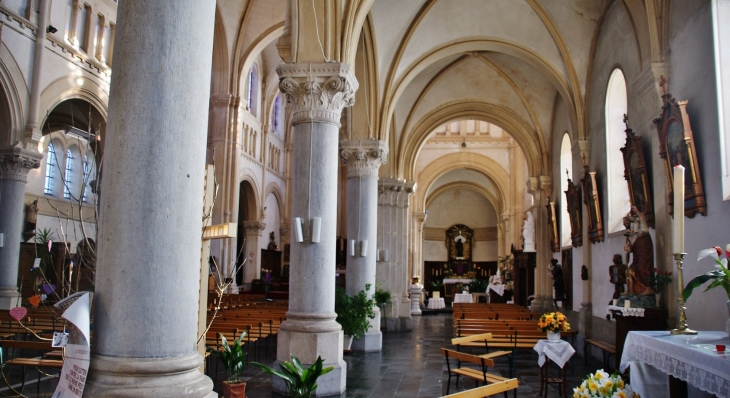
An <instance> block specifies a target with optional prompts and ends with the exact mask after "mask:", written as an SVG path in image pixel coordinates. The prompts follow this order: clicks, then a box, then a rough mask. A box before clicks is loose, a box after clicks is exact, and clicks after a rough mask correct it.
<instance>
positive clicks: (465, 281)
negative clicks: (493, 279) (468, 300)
mask: <svg viewBox="0 0 730 398" xmlns="http://www.w3.org/2000/svg"><path fill="white" fill-rule="evenodd" d="M447 283H452V284H453V283H463V284H466V285H468V284H470V283H471V279H463V278H445V279H444V285H446V284H447Z"/></svg>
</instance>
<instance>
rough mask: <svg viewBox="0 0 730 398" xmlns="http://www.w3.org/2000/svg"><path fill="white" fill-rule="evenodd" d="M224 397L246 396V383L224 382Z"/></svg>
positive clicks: (236, 397)
mask: <svg viewBox="0 0 730 398" xmlns="http://www.w3.org/2000/svg"><path fill="white" fill-rule="evenodd" d="M223 397H224V398H246V383H236V384H230V383H229V382H227V381H224V382H223Z"/></svg>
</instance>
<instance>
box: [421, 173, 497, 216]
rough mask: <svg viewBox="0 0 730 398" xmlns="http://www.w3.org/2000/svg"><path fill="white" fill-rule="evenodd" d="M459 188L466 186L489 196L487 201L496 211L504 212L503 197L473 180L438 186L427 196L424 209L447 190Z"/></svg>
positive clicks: (486, 196)
mask: <svg viewBox="0 0 730 398" xmlns="http://www.w3.org/2000/svg"><path fill="white" fill-rule="evenodd" d="M490 180H491V178H490ZM457 188H465V189H468V190H470V191H473V192H476V193H478V194H479V195H482V196H484V197H485V198H487V201H488V202H489V203H490V204H491V205H492V207H493V208H494V211H495V212H496V213H497V214H501V213H502V207H503V204H502V201H501V199H500V198H498V197H497V196H495V195H494V193H492V192H491V191H489V190H488V189H485V188H484V187H483V186H481V185H479V184H475V183H473V182H471V181H459V182H452V183H449V184H444V185H442V186H440V187H438V188H437V189H436V190H434V191H433V192H431V193H430V194H429V195H427V196H426V200H425V203H424V205H423V209H424V210H426V209H428V206H429V205H430V204H431V202H433V201H434V199H436V198H437V197H438V196H439V195H441V194H443V193H445V192H448V191H450V190H452V189H457Z"/></svg>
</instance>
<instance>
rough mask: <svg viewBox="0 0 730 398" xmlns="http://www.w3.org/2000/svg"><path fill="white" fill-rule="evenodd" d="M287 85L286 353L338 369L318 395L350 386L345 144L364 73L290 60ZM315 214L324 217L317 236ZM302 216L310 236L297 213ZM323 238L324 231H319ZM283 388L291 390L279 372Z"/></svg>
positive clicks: (281, 354) (284, 70) (281, 338)
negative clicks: (343, 305) (341, 208)
mask: <svg viewBox="0 0 730 398" xmlns="http://www.w3.org/2000/svg"><path fill="white" fill-rule="evenodd" d="M276 71H277V73H278V74H279V78H280V83H279V89H280V90H281V91H282V92H283V93H285V94H286V95H287V97H288V98H289V102H290V104H291V105H292V108H293V109H292V117H291V120H292V126H293V128H294V133H293V137H294V164H293V171H294V172H293V183H292V195H293V197H294V200H293V201H292V210H291V222H292V229H291V231H292V232H291V267H290V271H289V312H287V316H286V317H287V320H286V321H285V322H283V323H282V325H281V329H280V331H279V334H278V344H277V355H276V358H277V360H278V361H280V362H283V361H286V360H289V355H294V356H296V357H297V358H299V359H300V360H301V361H302V362H303V363H305V364H311V363H314V362H315V361H316V360H317V357H318V356H321V357H322V359H323V360H324V364H325V366H334V367H335V369H334V371H332V372H330V373H328V374H326V375H324V376H323V377H320V378H319V379H318V380H317V384H318V385H319V387H318V388H317V395H318V396H320V395H321V396H326V395H334V394H340V393H342V392H343V391H344V390H345V376H346V373H347V365H346V363H345V361H343V360H342V329H341V327H340V325H339V324H338V323H337V322H335V318H336V317H337V315H336V314H335V311H334V310H335V239H336V229H337V217H336V216H337V162H338V160H337V158H338V156H337V146H338V140H339V128H340V115H341V112H342V108H343V107H345V106H350V105H352V104H353V103H354V100H355V91H356V90H357V80H356V79H355V75H354V74H353V73H352V70H351V69H350V67H349V66H348V65H347V64H342V63H336V62H330V63H301V64H284V65H280V66H279V67H277V69H276ZM314 218H319V219H320V220H321V228H320V230H319V236H318V237H316V236H312V235H313V234H312V232H313V231H312V230H313V228H312V225H313V220H314ZM297 219H301V220H302V221H303V224H302V225H301V231H302V235H303V236H302V238H303V241H298V239H297V235H298V229H299V228H298V226H297V225H296V220H297ZM317 238H318V239H317ZM273 387H274V390H276V391H280V392H283V391H286V387H285V386H284V383H283V381H281V379H279V378H274V380H273Z"/></svg>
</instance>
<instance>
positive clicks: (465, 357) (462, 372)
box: [441, 348, 518, 398]
mask: <svg viewBox="0 0 730 398" xmlns="http://www.w3.org/2000/svg"><path fill="white" fill-rule="evenodd" d="M441 355H443V356H444V357H445V358H446V368H447V370H448V375H449V380H448V382H447V383H448V384H447V385H446V394H447V395H448V394H449V389H450V388H451V377H452V376H456V387H457V388H458V386H459V376H464V377H469V378H471V379H474V380H475V381H476V382H477V384H478V383H479V381H480V380H481V381H482V382H483V383H484V384H485V385H488V384H497V383H501V382H505V381H508V380H511V381H514V383H505V384H503V387H504V388H503V389H498V390H499V391H495V392H494V393H497V392H504V396H505V398H507V391H509V390H514V389H516V388H517V384H518V383H517V379H514V378H509V379H508V378H506V377H502V376H499V375H495V374H492V373H489V372H487V370H488V368H489V367H490V366H492V367H493V366H494V361H492V360H491V359H488V358H482V357H479V356H476V355H471V354H465V353H463V352H458V351H454V350H449V349H446V348H442V349H441ZM450 359H455V360H456V361H457V364H456V366H454V367H452V366H451V361H450ZM463 363H471V364H474V365H477V366H478V368H476V369H475V368H472V367H463V366H462V364H463ZM510 386H511V387H510ZM508 387H509V388H508Z"/></svg>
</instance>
